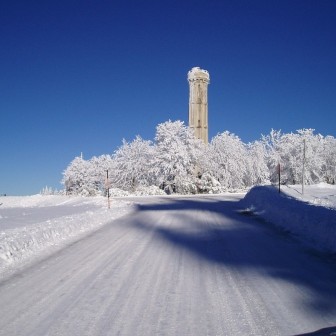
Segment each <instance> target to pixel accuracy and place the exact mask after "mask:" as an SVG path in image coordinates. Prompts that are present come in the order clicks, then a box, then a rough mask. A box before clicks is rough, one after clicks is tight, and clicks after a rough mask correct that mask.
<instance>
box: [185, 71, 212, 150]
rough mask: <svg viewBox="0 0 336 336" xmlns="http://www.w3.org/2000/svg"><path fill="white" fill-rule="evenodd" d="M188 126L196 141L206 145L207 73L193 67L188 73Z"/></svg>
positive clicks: (208, 79)
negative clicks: (201, 141) (192, 131)
mask: <svg viewBox="0 0 336 336" xmlns="http://www.w3.org/2000/svg"><path fill="white" fill-rule="evenodd" d="M188 81H189V126H190V127H191V128H192V129H193V130H194V132H195V136H196V138H198V139H201V140H203V141H204V143H206V144H207V143H208V84H209V83H210V76H209V72H208V71H206V70H203V69H201V68H199V67H194V68H192V69H191V70H190V71H189V72H188Z"/></svg>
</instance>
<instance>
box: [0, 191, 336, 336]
mask: <svg viewBox="0 0 336 336" xmlns="http://www.w3.org/2000/svg"><path fill="white" fill-rule="evenodd" d="M133 201H135V202H138V203H139V205H138V206H137V208H136V209H135V210H134V212H132V213H131V214H129V215H126V216H124V217H122V218H119V219H117V220H115V221H111V223H109V224H107V225H105V226H103V227H101V228H100V229H99V230H98V231H96V232H93V233H91V234H90V235H89V236H86V237H84V238H82V239H80V240H79V241H77V242H75V243H72V244H71V245H69V246H67V247H66V248H64V249H62V250H60V251H58V252H57V253H55V254H53V255H49V256H48V257H46V258H45V259H44V260H40V261H39V262H38V263H35V264H33V265H31V266H30V267H29V268H26V269H25V270H23V271H20V272H18V273H16V274H15V275H14V276H12V277H10V278H8V279H6V280H3V281H2V282H1V283H0V303H1V304H0V335H6V336H8V335H17V336H18V335H34V336H38V335H72V336H74V335H81V336H83V335H235V336H236V335H296V334H304V333H307V332H312V331H314V330H317V329H321V328H325V327H332V326H336V270H335V264H334V263H332V262H331V261H325V260H324V259H325V257H324V256H322V255H315V254H313V253H312V252H311V251H309V250H306V249H305V248H304V247H302V245H300V244H299V243H297V242H296V241H294V240H293V239H292V238H290V237H288V236H286V235H284V234H283V233H281V232H280V231H278V230H277V229H273V228H270V227H269V226H268V225H265V224H264V223H262V222H261V221H258V219H257V218H254V217H249V216H243V215H241V214H239V213H238V212H237V210H238V209H239V203H238V202H237V197H236V196H235V197H229V196H227V197H225V196H216V197H214V196H213V197H210V196H208V197H206V196H203V197H190V198H183V197H179V198H164V197H153V198H135V199H134V200H133Z"/></svg>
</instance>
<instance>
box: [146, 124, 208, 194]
mask: <svg viewBox="0 0 336 336" xmlns="http://www.w3.org/2000/svg"><path fill="white" fill-rule="evenodd" d="M200 148H201V144H200V140H198V139H196V138H195V137H194V134H193V132H192V130H191V129H190V128H189V127H187V126H185V125H184V123H183V122H182V121H179V120H178V121H174V122H172V121H170V120H169V121H167V122H165V123H162V124H159V125H158V126H157V128H156V136H155V157H153V162H152V167H151V173H152V174H153V176H154V178H155V180H156V184H157V185H159V186H160V187H161V188H162V189H164V190H165V191H166V192H167V193H172V192H180V193H195V192H196V191H197V190H196V185H195V173H196V171H197V158H198V155H199V151H200Z"/></svg>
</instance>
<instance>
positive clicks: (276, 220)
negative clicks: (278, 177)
mask: <svg viewBox="0 0 336 336" xmlns="http://www.w3.org/2000/svg"><path fill="white" fill-rule="evenodd" d="M241 202H242V205H243V206H244V211H245V212H246V213H253V214H257V215H259V216H261V217H262V218H264V219H265V220H266V221H267V222H270V223H273V224H275V225H277V226H279V227H281V228H283V229H285V230H286V231H289V232H291V233H292V234H294V235H296V236H297V237H298V238H299V239H301V240H302V241H304V242H306V243H307V244H309V245H311V246H313V247H314V248H317V249H319V250H321V251H328V252H331V253H336V186H335V185H330V184H326V183H320V184H317V185H310V186H304V193H303V195H302V186H301V185H295V186H281V193H280V194H279V192H278V189H277V188H274V187H272V186H260V187H254V188H252V189H251V190H250V191H249V192H248V193H247V195H246V197H245V198H244V199H243V200H242V201H241Z"/></svg>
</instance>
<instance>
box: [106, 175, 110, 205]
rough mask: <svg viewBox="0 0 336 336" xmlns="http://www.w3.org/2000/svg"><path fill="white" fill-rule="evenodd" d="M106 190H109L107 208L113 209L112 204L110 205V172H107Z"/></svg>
mask: <svg viewBox="0 0 336 336" xmlns="http://www.w3.org/2000/svg"><path fill="white" fill-rule="evenodd" d="M106 188H107V206H108V208H109V209H110V208H111V204H110V182H109V175H108V170H106Z"/></svg>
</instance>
